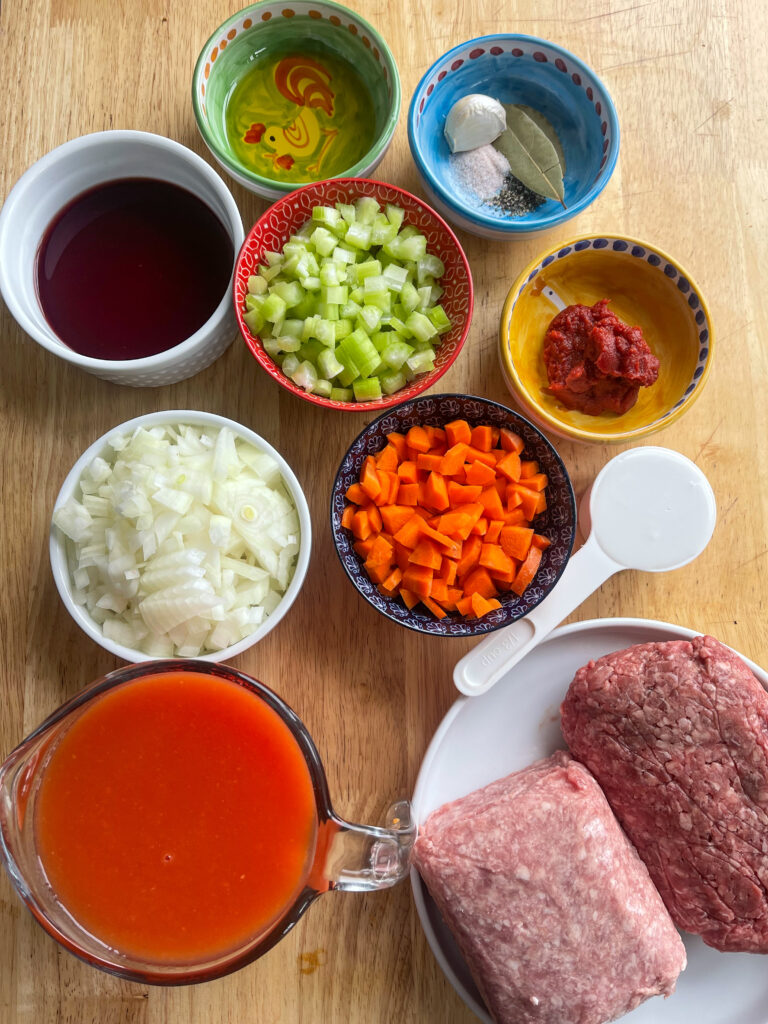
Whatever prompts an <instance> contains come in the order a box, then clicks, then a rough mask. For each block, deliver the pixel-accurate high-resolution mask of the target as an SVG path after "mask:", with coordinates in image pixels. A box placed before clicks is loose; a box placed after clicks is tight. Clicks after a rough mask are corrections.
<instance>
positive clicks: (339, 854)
mask: <svg viewBox="0 0 768 1024" xmlns="http://www.w3.org/2000/svg"><path fill="white" fill-rule="evenodd" d="M169 674H170V675H174V674H178V675H180V676H187V677H188V676H189V675H190V674H192V675H194V676H205V677H208V678H210V679H214V680H216V679H218V680H221V681H222V682H223V683H225V684H233V683H234V684H236V685H237V686H238V687H241V688H243V689H244V690H245V691H246V692H247V694H248V695H249V696H252V697H253V699H254V700H256V701H261V702H263V704H265V705H266V706H267V707H268V708H269V709H271V711H272V712H274V713H275V714H276V715H277V717H278V719H279V721H280V722H281V723H282V725H283V726H285V727H287V730H288V731H289V732H290V735H291V736H292V738H293V740H294V741H295V743H296V745H297V747H298V749H299V751H300V756H301V757H302V758H303V760H304V762H305V764H306V768H307V771H308V773H309V779H310V782H311V789H312V793H313V797H314V815H315V822H316V828H315V831H314V842H313V845H312V846H311V847H310V848H309V849H308V856H307V862H306V866H305V871H304V874H303V876H302V882H301V884H300V891H298V893H297V894H295V896H294V897H293V898H292V899H291V900H290V902H289V903H287V904H286V905H284V906H283V907H282V909H281V910H280V911H279V913H277V914H276V915H274V916H273V918H272V919H271V920H270V922H269V923H268V924H267V925H265V926H264V927H263V928H261V930H259V931H258V932H257V933H255V934H251V935H249V937H248V938H247V939H246V940H243V941H239V942H238V943H237V944H236V945H235V946H233V947H232V948H228V949H227V950H226V951H225V952H216V953H215V954H211V955H207V956H201V957H200V958H197V959H184V960H179V961H173V960H166V959H164V958H163V959H157V960H154V959H153V958H152V957H144V956H139V955H135V954H131V953H128V952H122V951H121V950H120V949H117V948H115V946H114V944H112V945H110V944H109V943H108V942H107V941H105V940H104V939H103V938H100V937H99V936H98V935H96V934H93V932H94V931H95V930H96V929H93V930H89V929H88V928H87V927H86V926H85V925H83V924H81V923H80V922H79V921H78V920H77V919H76V917H75V916H73V914H72V913H71V912H70V911H69V910H68V909H67V907H66V906H65V904H64V902H63V901H62V900H61V899H60V898H59V897H58V896H57V893H56V892H55V891H54V889H53V887H52V885H51V883H50V881H49V879H48V877H47V875H46V871H45V868H44V864H43V860H42V858H41V845H40V839H39V830H38V828H37V827H36V817H37V815H36V812H37V810H38V807H39V803H40V792H41V784H42V782H43V780H44V779H45V773H46V769H47V767H48V766H49V765H50V764H51V761H52V758H53V757H54V754H55V752H56V749H57V746H58V744H59V743H60V742H61V741H62V740H63V739H64V737H66V735H67V733H68V731H69V730H70V729H71V728H72V726H73V725H74V724H75V723H76V722H78V721H80V722H81V724H82V718H83V716H84V715H86V714H87V712H88V711H89V710H92V709H93V708H94V706H95V705H96V704H97V702H99V701H100V700H101V699H102V698H104V697H106V696H107V695H109V694H111V693H112V692H113V691H116V690H117V689H118V688H120V687H126V686H128V685H130V684H131V683H133V682H142V683H145V685H148V684H150V683H151V677H153V676H157V677H165V676H167V675H169ZM102 708H103V705H102ZM388 823H389V825H390V826H391V827H389V828H376V827H369V826H363V825H354V824H350V823H348V822H346V821H343V820H342V819H341V818H339V817H338V816H337V815H336V814H335V813H334V811H333V808H332V805H331V801H330V796H329V793H328V786H327V782H326V778H325V773H324V771H323V766H322V762H321V760H320V756H319V754H318V752H317V749H316V747H315V745H314V743H313V742H312V739H311V737H310V736H309V733H308V732H307V730H306V727H305V726H304V724H303V723H302V721H301V720H300V719H299V718H298V716H297V715H296V714H295V713H294V712H293V711H292V710H291V708H289V707H288V705H287V704H285V703H284V702H283V701H282V700H281V699H280V698H279V697H278V696H277V695H276V694H274V693H273V692H272V691H271V690H269V689H268V688H267V687H266V686H264V685H263V684H262V683H260V682H257V681H256V680H254V679H251V678H250V677H248V676H246V675H244V674H243V673H240V672H237V671H235V670H234V669H231V668H229V667H227V666H225V665H215V664H210V663H208V662H200V661H191V660H183V661H180V660H167V661H155V662H145V663H142V664H140V665H131V666H128V667H126V668H122V669H119V670H117V671H116V672H112V673H110V674H109V675H107V676H105V677H104V678H102V679H100V680H97V681H96V682H95V683H93V684H91V686H89V687H87V688H86V689H85V690H84V691H82V692H81V693H80V694H78V696H76V697H75V698H73V699H72V700H70V701H69V702H67V703H66V704H64V705H63V706H62V707H61V708H59V709H58V710H57V711H55V712H54V713H53V714H52V715H51V716H50V717H49V718H47V719H46V720H45V721H44V722H43V723H42V724H41V725H40V726H39V727H38V728H37V729H36V730H35V731H34V732H33V733H32V734H31V735H30V736H28V737H27V738H26V739H25V740H24V741H23V742H22V743H21V744H20V745H19V746H18V747H17V748H16V749H15V750H14V751H13V752H12V753H11V754H10V755H9V756H8V757H7V759H6V760H5V762H4V763H3V764H2V765H1V766H0V857H1V858H2V861H3V863H4V865H5V867H6V869H7V871H8V873H9V875H10V878H11V881H12V883H13V885H14V886H15V888H16V890H17V892H18V893H19V895H20V896H21V898H22V900H23V901H24V902H25V903H26V905H27V907H28V908H29V909H30V911H31V912H32V914H33V915H34V916H35V918H36V919H37V921H38V922H39V923H40V924H41V925H42V926H43V928H45V930H46V931H47V932H48V933H49V934H50V935H52V936H53V937H54V938H55V939H56V940H57V941H58V942H60V943H61V944H62V945H63V946H64V947H65V948H66V949H68V950H69V951H70V952H72V953H74V954H75V955H76V956H78V957H79V958H80V959H82V960H84V961H85V962H86V963H89V964H92V965H93V966H95V967H99V968H101V969H102V970H105V971H108V972H109V973H112V974H116V975H118V976H120V977H123V978H127V979H129V980H132V981H138V982H141V983H145V984H146V983H151V984H160V985H180V984H191V983H196V982H202V981H207V980H210V979H212V978H216V977H220V976H221V975H224V974H228V973H230V972H231V971H235V970H237V969H239V968H240V967H243V966H245V965H246V964H248V963H250V962H251V961H252V960H255V959H257V958H258V957H260V956H262V955H263V954H264V953H266V952H267V951H268V950H269V949H271V947H272V946H274V945H275V943H277V942H278V941H279V940H280V939H281V938H282V937H283V936H284V935H286V934H287V932H289V931H290V929H291V928H292V927H293V926H294V924H296V922H297V921H298V920H299V918H300V917H301V915H302V914H303V913H304V911H305V910H306V909H307V908H308V907H309V905H310V904H311V903H313V902H314V900H315V899H316V898H317V897H318V896H319V895H320V894H321V893H324V892H329V891H332V890H341V891H350V892H352V891H357V892H367V891H371V890H375V889H386V888H389V887H391V886H393V885H395V884H397V883H398V882H400V881H402V880H403V879H404V878H405V877H406V875H407V874H408V861H409V854H410V849H411V846H412V843H413V838H414V829H413V826H412V824H411V817H410V805H409V804H408V802H407V801H403V802H401V803H398V804H395V805H393V807H392V808H391V809H390V812H389V814H388Z"/></svg>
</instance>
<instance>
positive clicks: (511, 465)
mask: <svg viewBox="0 0 768 1024" xmlns="http://www.w3.org/2000/svg"><path fill="white" fill-rule="evenodd" d="M520 471H521V465H520V456H519V455H518V454H517V452H507V454H506V455H505V456H504V458H503V459H500V460H499V461H498V462H497V463H496V472H497V473H501V474H503V475H504V476H505V477H506V478H507V480H519V479H520Z"/></svg>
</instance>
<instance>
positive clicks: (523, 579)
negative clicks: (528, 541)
mask: <svg viewBox="0 0 768 1024" xmlns="http://www.w3.org/2000/svg"><path fill="white" fill-rule="evenodd" d="M540 562H541V548H535V547H533V545H531V549H530V551H529V552H528V557H527V558H526V559H525V561H524V562H523V564H522V565H521V566H520V568H519V570H518V573H517V576H515V578H514V580H513V581H512V589H513V590H514V592H515V593H516V594H518V595H519V596H522V594H523V593H524V592H525V589H526V587H527V586H528V584H529V583H530V582H531V580H532V579H533V577H534V576H535V575H536V570H537V569H538V568H539V563H540Z"/></svg>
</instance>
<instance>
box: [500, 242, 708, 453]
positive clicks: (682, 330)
mask: <svg viewBox="0 0 768 1024" xmlns="http://www.w3.org/2000/svg"><path fill="white" fill-rule="evenodd" d="M600 299H610V300H611V307H610V308H611V309H612V311H613V312H614V313H615V314H616V315H617V316H618V317H619V318H620V319H621V320H623V321H625V323H628V324H631V325H633V326H638V327H640V328H641V329H642V332H643V335H644V337H645V340H646V341H647V342H648V344H649V346H650V347H651V349H652V350H653V352H654V353H655V355H656V356H657V357H658V359H659V362H660V367H659V378H658V380H657V381H656V383H655V384H654V385H653V386H652V387H649V388H641V389H640V394H639V396H638V399H637V402H636V404H635V405H634V406H633V407H632V408H631V409H630V410H629V411H628V412H626V413H624V414H623V415H617V414H615V413H603V414H602V415H600V416H588V415H586V414H585V413H581V412H578V411H576V410H572V409H566V408H565V406H564V405H562V403H560V402H559V401H557V399H555V398H554V397H553V396H552V395H550V394H549V392H548V391H547V385H548V380H547V371H546V368H545V366H544V357H543V354H542V352H543V343H544V335H545V334H546V331H547V328H548V326H549V324H550V321H551V320H552V318H553V317H554V316H555V315H556V314H557V313H558V312H559V310H560V309H562V308H564V307H565V306H570V305H574V304H577V303H581V304H583V305H588V306H591V305H593V304H594V303H595V302H598V301H599V300H600ZM499 343H500V356H501V367H502V371H503V373H504V378H505V381H506V383H507V386H508V387H509V389H510V391H511V392H512V394H513V395H514V396H515V397H516V398H517V400H518V402H519V403H520V404H521V405H522V407H523V408H524V410H525V411H526V412H527V413H528V414H529V415H530V416H531V418H532V419H535V420H536V422H537V423H539V424H540V425H541V426H543V427H544V428H545V429H547V430H550V431H552V432H553V433H555V434H557V435H559V436H560V437H566V438H571V439H573V440H577V441H592V442H599V443H601V444H606V443H618V442H620V441H629V440H636V439H637V438H641V437H647V435H648V434H652V433H653V432H654V431H656V430H660V429H661V428H662V427H666V426H669V424H671V423H673V422H674V421H675V420H676V419H677V418H678V417H680V416H682V414H683V413H684V412H685V410H686V409H688V408H690V406H691V405H692V404H693V402H694V401H695V400H696V398H698V396H699V394H700V393H701V389H702V387H703V386H704V382H705V381H706V379H707V376H708V374H709V368H710V365H711V361H712V344H713V335H712V325H711V322H710V317H709V311H708V309H707V305H706V303H705V301H704V299H703V298H702V296H701V292H700V291H699V289H698V287H697V285H696V284H695V282H694V281H693V280H692V279H691V277H690V275H689V274H687V273H686V272H685V271H684V270H683V268H682V267H681V266H680V265H679V264H678V263H677V262H676V261H675V260H673V259H672V257H671V256H668V255H667V254H666V253H664V252H662V251H661V250H660V249H657V248H656V247H655V246H652V245H648V243H647V242H640V241H637V240H636V239H634V238H627V237H624V236H620V235H589V236H584V237H581V238H575V239H573V240H571V241H570V242H561V243H560V244H559V245H557V246H555V247H554V248H552V249H549V250H548V251H547V252H545V253H543V254H542V255H541V256H538V257H537V258H536V259H535V260H534V261H533V262H532V263H530V264H529V265H528V266H527V267H526V268H525V270H523V272H522V273H521V274H520V276H519V277H518V279H517V280H516V281H515V283H514V284H513V285H512V288H511V290H510V292H509V295H508V296H507V301H506V303H505V304H504V311H503V313H502V317H501V328H500V336H499Z"/></svg>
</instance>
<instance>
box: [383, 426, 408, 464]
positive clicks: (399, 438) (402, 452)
mask: <svg viewBox="0 0 768 1024" xmlns="http://www.w3.org/2000/svg"><path fill="white" fill-rule="evenodd" d="M387 441H389V443H390V444H391V445H392V447H393V448H394V449H395V451H396V452H397V457H398V459H400V460H402V459H404V458H406V457H407V447H406V446H407V441H406V438H405V434H400V433H398V431H396V430H393V431H392V432H391V433H389V434H387Z"/></svg>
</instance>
